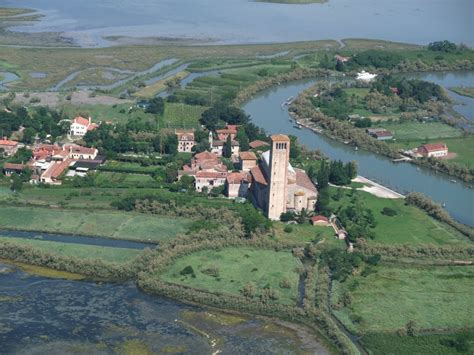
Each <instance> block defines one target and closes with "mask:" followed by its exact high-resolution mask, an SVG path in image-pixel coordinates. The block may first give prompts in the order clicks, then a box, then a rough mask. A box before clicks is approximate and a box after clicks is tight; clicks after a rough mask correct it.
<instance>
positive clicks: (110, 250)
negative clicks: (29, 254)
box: [0, 233, 142, 263]
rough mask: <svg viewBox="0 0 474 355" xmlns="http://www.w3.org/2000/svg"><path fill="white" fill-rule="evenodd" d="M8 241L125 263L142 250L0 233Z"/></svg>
mask: <svg viewBox="0 0 474 355" xmlns="http://www.w3.org/2000/svg"><path fill="white" fill-rule="evenodd" d="M2 241H6V242H10V243H15V244H19V245H28V246H31V247H34V248H38V249H40V250H43V251H45V252H48V253H52V254H57V255H61V256H70V257H75V258H78V259H90V260H95V259H102V260H104V261H110V262H115V263H125V262H127V261H131V260H133V259H134V258H135V257H137V256H138V255H139V254H140V253H141V252H142V251H141V250H138V249H127V248H114V247H103V246H97V245H86V244H72V243H62V242H51V241H46V240H33V239H22V238H10V237H2V236H1V233H0V242H2Z"/></svg>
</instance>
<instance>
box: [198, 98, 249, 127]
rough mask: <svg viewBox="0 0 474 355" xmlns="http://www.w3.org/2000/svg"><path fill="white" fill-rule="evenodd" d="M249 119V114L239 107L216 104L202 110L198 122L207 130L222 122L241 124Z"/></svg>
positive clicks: (220, 124)
mask: <svg viewBox="0 0 474 355" xmlns="http://www.w3.org/2000/svg"><path fill="white" fill-rule="evenodd" d="M248 121H249V116H247V114H246V113H245V112H244V111H243V110H242V109H240V108H237V107H234V106H226V105H223V104H217V105H215V106H213V107H211V108H210V109H208V110H206V111H204V112H203V114H202V115H201V118H200V119H199V122H200V123H201V124H202V125H204V126H206V128H207V129H208V130H211V131H214V130H215V129H216V128H217V127H218V126H222V123H224V124H226V123H227V124H233V125H243V124H246V123H247V122H248Z"/></svg>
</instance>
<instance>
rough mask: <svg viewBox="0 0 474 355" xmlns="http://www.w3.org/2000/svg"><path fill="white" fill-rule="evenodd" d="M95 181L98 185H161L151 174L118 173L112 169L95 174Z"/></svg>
mask: <svg viewBox="0 0 474 355" xmlns="http://www.w3.org/2000/svg"><path fill="white" fill-rule="evenodd" d="M94 181H95V183H96V185H97V186H101V187H102V186H114V187H115V186H120V187H128V186H130V187H133V186H137V185H138V186H147V187H153V186H157V187H158V186H159V183H158V182H157V181H156V180H154V179H153V177H152V176H150V175H144V174H131V173H116V172H110V171H101V172H98V173H97V174H96V175H95V180H94Z"/></svg>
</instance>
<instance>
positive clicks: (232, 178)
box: [227, 172, 246, 185]
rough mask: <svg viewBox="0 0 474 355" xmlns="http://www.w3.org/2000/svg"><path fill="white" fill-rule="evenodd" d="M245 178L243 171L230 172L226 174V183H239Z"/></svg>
mask: <svg viewBox="0 0 474 355" xmlns="http://www.w3.org/2000/svg"><path fill="white" fill-rule="evenodd" d="M245 178H246V174H243V173H238V172H234V173H230V174H229V175H227V183H228V184H229V185H232V184H239V185H240V183H241V182H242V181H243V180H245Z"/></svg>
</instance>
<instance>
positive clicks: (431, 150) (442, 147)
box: [418, 143, 448, 158]
mask: <svg viewBox="0 0 474 355" xmlns="http://www.w3.org/2000/svg"><path fill="white" fill-rule="evenodd" d="M418 154H420V155H421V156H424V157H427V158H431V157H433V158H441V157H445V156H447V155H448V146H447V145H446V144H445V143H431V144H424V145H422V146H421V147H419V148H418Z"/></svg>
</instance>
